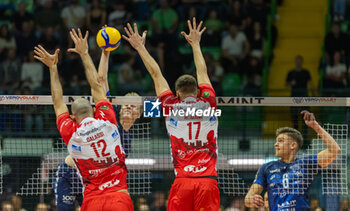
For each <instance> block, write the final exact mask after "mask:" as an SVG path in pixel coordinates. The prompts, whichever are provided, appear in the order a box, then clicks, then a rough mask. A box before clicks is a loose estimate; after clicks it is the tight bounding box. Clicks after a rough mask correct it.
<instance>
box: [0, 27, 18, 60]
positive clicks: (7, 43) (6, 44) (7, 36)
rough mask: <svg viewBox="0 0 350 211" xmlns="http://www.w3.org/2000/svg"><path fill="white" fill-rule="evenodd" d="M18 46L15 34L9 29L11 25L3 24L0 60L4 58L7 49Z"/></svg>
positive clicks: (0, 32) (0, 31)
mask: <svg viewBox="0 0 350 211" xmlns="http://www.w3.org/2000/svg"><path fill="white" fill-rule="evenodd" d="M9 48H16V41H15V38H14V36H13V35H12V34H11V32H10V31H9V26H8V25H7V24H3V25H1V26H0V61H2V58H4V56H5V55H4V54H5V49H9Z"/></svg>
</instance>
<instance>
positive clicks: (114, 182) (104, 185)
mask: <svg viewBox="0 0 350 211" xmlns="http://www.w3.org/2000/svg"><path fill="white" fill-rule="evenodd" d="M119 182H120V181H119V180H117V179H115V180H111V181H108V182H106V183H104V184H102V185H100V187H98V189H100V190H104V189H106V188H111V187H114V186H116V185H118V184H119Z"/></svg>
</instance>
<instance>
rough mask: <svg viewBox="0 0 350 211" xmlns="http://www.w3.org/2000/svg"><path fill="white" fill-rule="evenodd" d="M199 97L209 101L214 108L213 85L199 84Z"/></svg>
mask: <svg viewBox="0 0 350 211" xmlns="http://www.w3.org/2000/svg"><path fill="white" fill-rule="evenodd" d="M199 91H200V97H201V98H202V99H204V100H205V101H206V102H209V103H210V106H211V107H214V108H216V95H215V91H214V89H213V87H212V86H211V85H209V84H200V85H199Z"/></svg>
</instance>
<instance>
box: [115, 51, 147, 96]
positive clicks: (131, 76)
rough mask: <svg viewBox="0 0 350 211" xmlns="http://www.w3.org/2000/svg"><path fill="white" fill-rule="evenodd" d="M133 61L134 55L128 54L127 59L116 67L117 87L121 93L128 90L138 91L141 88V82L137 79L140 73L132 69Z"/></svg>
mask: <svg viewBox="0 0 350 211" xmlns="http://www.w3.org/2000/svg"><path fill="white" fill-rule="evenodd" d="M134 62H135V57H134V56H130V57H129V59H128V60H127V61H126V62H124V63H123V64H122V65H121V66H120V67H119V68H118V84H119V87H118V89H119V91H120V92H122V93H124V92H128V91H129V90H136V91H137V92H139V91H142V89H143V86H142V84H140V81H139V80H137V79H140V78H141V73H140V72H139V71H135V70H133V66H134Z"/></svg>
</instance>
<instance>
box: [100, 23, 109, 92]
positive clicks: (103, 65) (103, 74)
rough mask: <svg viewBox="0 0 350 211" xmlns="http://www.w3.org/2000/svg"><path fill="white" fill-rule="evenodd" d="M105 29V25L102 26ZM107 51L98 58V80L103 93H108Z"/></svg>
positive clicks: (103, 51)
mask: <svg viewBox="0 0 350 211" xmlns="http://www.w3.org/2000/svg"><path fill="white" fill-rule="evenodd" d="M105 27H107V25H104V26H103V27H102V28H105ZM109 55H110V52H109V51H105V50H102V53H101V58H100V64H99V65H98V78H99V79H100V82H101V84H102V86H103V88H104V92H105V93H107V92H109V85H108V60H109Z"/></svg>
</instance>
